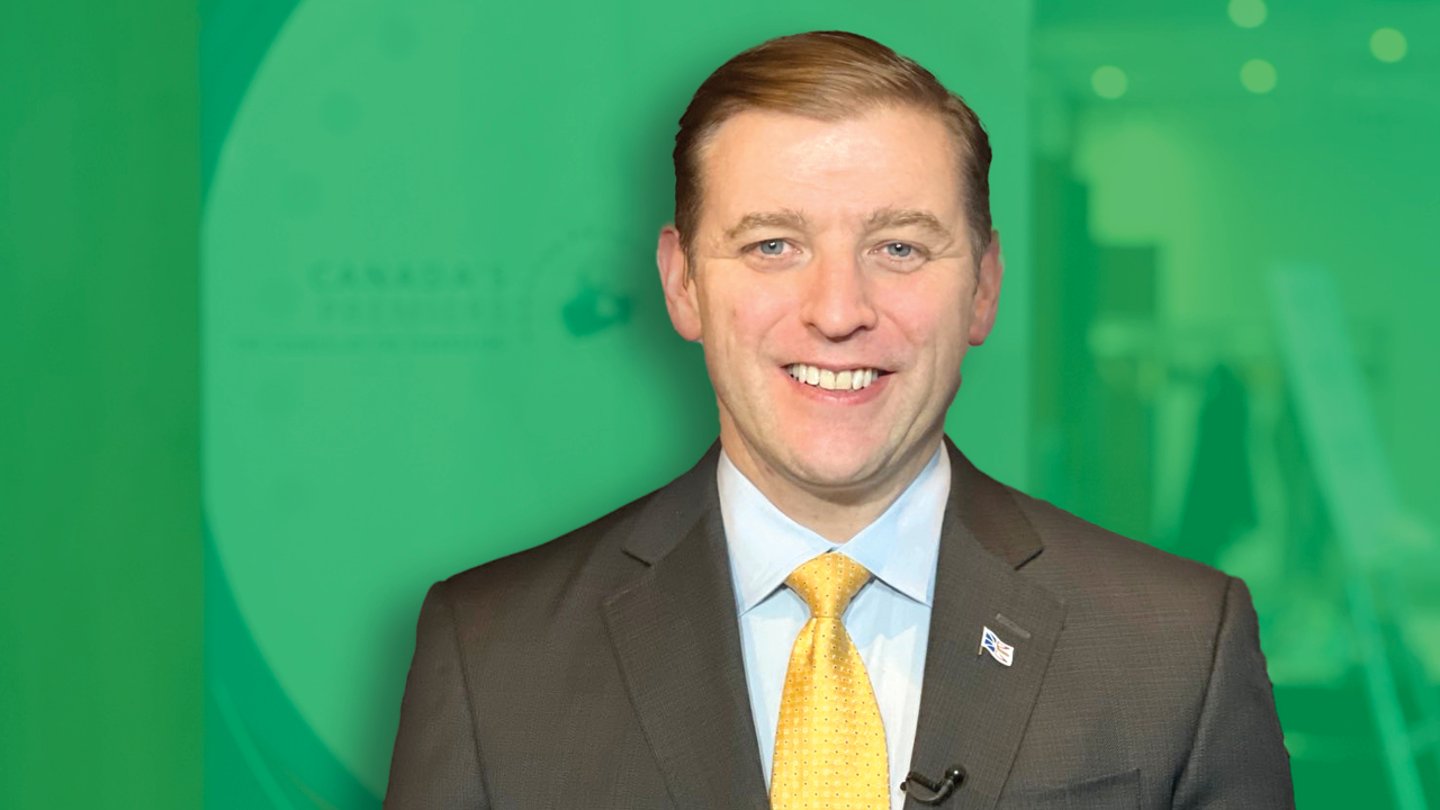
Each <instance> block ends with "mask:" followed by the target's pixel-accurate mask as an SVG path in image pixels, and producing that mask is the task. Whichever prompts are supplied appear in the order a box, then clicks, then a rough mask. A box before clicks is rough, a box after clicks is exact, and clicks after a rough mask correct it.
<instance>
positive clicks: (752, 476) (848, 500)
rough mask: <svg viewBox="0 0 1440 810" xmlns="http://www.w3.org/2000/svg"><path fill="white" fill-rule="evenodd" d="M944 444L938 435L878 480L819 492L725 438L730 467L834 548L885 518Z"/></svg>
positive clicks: (740, 443) (777, 506) (829, 488)
mask: <svg viewBox="0 0 1440 810" xmlns="http://www.w3.org/2000/svg"><path fill="white" fill-rule="evenodd" d="M939 444H940V438H939V436H937V437H936V438H935V440H934V441H933V442H922V443H921V445H920V446H918V447H916V448H915V449H914V450H912V452H911V454H910V456H909V457H907V458H905V459H903V461H902V462H901V463H900V464H899V465H897V466H894V467H892V468H891V469H889V470H887V471H886V474H885V475H884V476H883V477H881V478H879V479H878V480H873V481H865V482H860V483H857V484H854V485H851V486H845V487H838V486H837V487H818V486H813V485H807V484H806V483H804V482H800V481H796V480H794V479H793V478H792V477H790V476H788V475H786V474H785V473H784V472H782V471H780V470H777V469H775V467H773V466H772V465H770V464H767V463H765V461H764V460H763V459H761V458H760V457H758V456H757V455H756V454H753V453H751V452H750V451H749V448H748V447H747V446H746V445H745V443H744V442H742V441H732V442H729V443H726V442H725V439H724V436H723V434H722V436H721V445H722V446H723V447H724V449H725V454H726V455H727V456H729V457H730V461H731V463H733V464H734V465H735V468H736V469H738V470H739V471H740V472H741V474H743V475H744V476H745V477H746V478H747V479H749V480H750V483H752V484H754V485H755V488H756V489H758V490H760V494H762V495H764V496H765V498H766V500H768V501H770V503H772V504H774V505H775V508H776V509H779V510H780V511H781V512H782V513H783V514H784V515H785V516H786V517H788V518H790V519H791V520H793V521H795V522H796V523H799V524H800V525H801V526H804V527H805V528H807V529H809V530H811V531H813V532H815V533H816V534H818V535H820V536H821V537H824V538H825V539H826V540H829V541H830V542H832V543H844V542H846V541H848V540H849V539H850V538H852V537H854V536H855V535H856V534H858V533H859V532H860V530H861V529H864V528H865V527H866V526H869V525H870V524H871V523H873V522H875V519H876V518H878V517H880V515H882V514H884V513H885V510H886V509H889V508H890V505H891V504H893V503H895V500H896V499H897V498H899V497H900V495H901V493H903V492H904V491H905V489H906V488H907V487H909V486H910V484H911V483H913V482H914V481H915V478H916V477H917V476H918V475H919V474H920V472H921V471H922V470H924V469H925V465H926V464H928V463H929V461H930V459H931V458H932V457H933V456H934V455H935V450H936V448H937V447H938V446H939Z"/></svg>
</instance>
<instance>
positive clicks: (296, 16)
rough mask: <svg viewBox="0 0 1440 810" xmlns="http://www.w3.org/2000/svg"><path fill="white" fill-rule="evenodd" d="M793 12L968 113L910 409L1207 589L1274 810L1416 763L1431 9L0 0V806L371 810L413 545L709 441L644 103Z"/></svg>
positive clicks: (481, 556) (1398, 783) (692, 451)
mask: <svg viewBox="0 0 1440 810" xmlns="http://www.w3.org/2000/svg"><path fill="white" fill-rule="evenodd" d="M827 27H840V28H849V29H852V30H857V31H860V32H862V33H866V34H868V35H871V36H874V37H876V38H878V39H880V40H882V41H884V42H886V43H887V44H890V45H892V46H894V47H895V48H897V49H898V50H900V51H901V52H903V53H906V54H908V55H911V56H913V57H915V58H917V59H918V60H920V61H921V62H922V63H923V64H926V65H927V66H929V67H931V68H932V69H933V70H934V71H935V72H936V73H937V74H938V75H939V76H940V78H941V79H942V80H943V81H945V82H947V84H949V85H950V86H952V87H953V88H954V89H956V90H957V91H959V92H960V93H962V94H963V95H965V96H966V98H967V99H968V100H969V101H970V102H971V103H972V105H973V106H975V107H976V109H977V110H978V111H979V113H980V114H981V116H982V118H983V119H984V120H985V121H986V124H987V127H988V129H989V130H990V132H991V135H992V139H993V142H994V145H995V148H996V162H995V167H994V171H993V173H992V185H993V188H994V209H995V218H996V224H997V227H999V228H1000V229H1001V232H1002V234H1003V236H1004V246H1005V261H1006V267H1007V278H1006V287H1005V291H1004V295H1003V296H1002V312H1001V315H1000V321H999V326H998V331H997V334H996V336H995V338H994V339H993V340H992V341H991V342H990V343H989V344H987V346H986V347H984V349H982V350H980V351H978V352H976V353H972V355H971V359H970V363H969V364H968V365H967V367H966V385H965V387H964V389H963V390H962V392H961V395H960V399H959V401H958V402H957V405H956V407H955V408H954V409H953V410H952V413H951V416H950V419H949V428H950V430H951V433H952V435H953V436H954V437H955V438H956V440H957V441H958V442H959V443H960V444H961V446H962V447H964V448H965V449H966V450H967V452H969V453H970V454H971V456H972V457H973V458H975V459H976V460H977V462H978V463H979V464H980V465H981V466H982V467H984V468H986V469H987V470H989V471H990V472H992V473H994V474H996V475H997V476H999V477H1001V478H1003V479H1005V480H1007V481H1010V482H1012V483H1015V484H1017V485H1020V486H1022V487H1023V488H1025V489H1027V490H1028V491H1030V492H1032V493H1034V494H1036V495H1039V496H1041V497H1046V498H1049V499H1051V500H1054V501H1056V502H1057V503H1059V504H1060V505H1061V506H1064V507H1065V508H1067V509H1070V510H1072V511H1075V512H1077V513H1078V514H1080V515H1082V516H1084V517H1087V518H1089V519H1092V520H1095V521H1097V522H1099V523H1102V524H1104V525H1107V526H1110V527H1112V528H1115V529H1117V530H1120V531H1123V532H1125V533H1128V534H1131V535H1132V536H1135V537H1138V538H1141V539H1144V540H1147V541H1148V542H1151V543H1153V544H1155V545H1157V546H1160V547H1162V548H1167V549H1171V550H1174V551H1176V552H1178V553H1181V554H1184V555H1186V556H1190V557H1193V558H1196V559H1200V560H1203V561H1206V562H1209V563H1212V564H1215V565H1219V566H1220V567H1222V568H1224V569H1225V570H1227V571H1230V572H1231V573H1234V574H1237V575H1239V576H1242V577H1244V578H1245V579H1246V580H1247V582H1249V583H1250V585H1251V588H1252V590H1253V592H1254V596H1255V601H1256V606H1257V609H1258V611H1259V613H1260V618H1261V624H1262V641H1263V643H1264V647H1265V651H1266V653H1267V656H1268V657H1269V661H1270V671H1271V676H1272V678H1273V680H1274V681H1275V687H1276V697H1277V701H1278V704H1279V708H1280V712H1281V718H1282V722H1283V724H1284V726H1285V729H1286V742H1287V746H1288V747H1289V749H1290V751H1291V754H1292V758H1293V766H1294V773H1295V778H1296V787H1297V795H1298V799H1299V802H1300V806H1302V807H1322V808H1323V807H1352V806H1366V807H1385V806H1391V807H1400V808H1415V807H1425V806H1428V804H1429V803H1436V802H1437V801H1440V544H1437V541H1436V538H1435V533H1434V532H1435V527H1436V526H1440V504H1437V502H1436V499H1435V498H1434V493H1435V492H1436V484H1437V479H1440V476H1437V475H1436V474H1435V473H1434V472H1433V471H1432V469H1431V463H1432V462H1431V460H1432V459H1433V458H1435V457H1436V454H1437V452H1440V431H1436V430H1434V429H1433V428H1432V426H1431V424H1430V423H1431V419H1432V418H1433V414H1435V412H1436V409H1437V405H1440V361H1437V360H1436V359H1435V348H1436V345H1437V340H1436V338H1435V329H1434V324H1433V316H1432V313H1433V312H1434V311H1435V308H1436V305H1437V304H1440V275H1437V273H1436V272H1435V271H1436V270H1440V267H1437V266H1436V265H1437V262H1436V259H1435V255H1436V252H1435V250H1434V249H1433V248H1431V247H1430V246H1429V245H1428V244H1427V236H1428V234H1429V232H1430V231H1431V230H1432V228H1433V223H1434V222H1436V221H1437V218H1440V190H1437V189H1440V185H1437V181H1440V158H1437V157H1436V155H1435V152H1434V148H1433V145H1432V144H1433V142H1434V141H1435V139H1436V136H1437V135H1440V92H1437V91H1436V90H1435V89H1434V88H1435V87H1437V86H1440V85H1437V80H1440V4H1437V3H1433V2H1414V1H1412V2H1367V3H1340V2H1333V0H1327V1H1326V2H1317V3H1305V4H1300V3H1289V4H1281V3H1274V4H1269V5H1267V4H1265V3H1262V2H1260V1H1259V0H1237V1H1236V2H1230V3H1226V2H1207V3H1197V4H1185V5H1184V7H1183V8H1181V7H1179V6H1178V5H1177V6H1176V7H1174V8H1171V7H1156V6H1155V4H1152V3H1140V2H1129V0H1126V2H1109V3H1105V4H1069V3H1059V2H1047V1H1046V0H1037V2H1034V3H1032V4H1024V3H1013V4H987V3H980V2H945V3H939V2H918V3H912V4H907V5H906V6H905V7H904V10H903V12H897V11H895V10H891V9H882V8H879V7H877V6H875V5H874V4H865V3H859V2H840V3H835V2H829V3H795V4H787V5H784V6H779V5H777V4H774V3H734V4H729V5H725V6H715V5H712V6H706V7H686V8H679V7H676V6H673V5H669V4H662V3H658V2H628V3H625V4H622V5H620V6H619V7H617V8H606V9H598V8H593V7H588V6H587V7H580V6H567V5H558V6H557V5H536V6H528V7H521V6H519V5H500V4H491V3H473V2H468V3H467V2H435V1H434V0H425V1H424V2H412V3H398V2H361V3H352V2H339V1H338V0H306V2H302V3H298V4H297V3H295V2H289V1H288V0H260V1H259V2H235V0H213V1H212V2H207V3H202V5H201V6H200V7H199V8H196V7H195V6H194V5H193V4H182V3H174V2H169V3H167V2H140V3H131V4H125V5H123V6H122V5H121V4H109V5H107V4H96V3H86V4H83V5H81V4H66V3H57V4H53V5H45V6H36V7H34V8H25V9H22V8H20V7H19V5H18V4H13V3H12V4H7V5H5V6H3V7H0V77H3V82H4V83H3V85H0V146H3V149H0V172H3V174H0V189H3V193H0V330H4V331H3V333H0V335H3V337H4V338H5V340H3V341H0V344H3V349H0V352H3V354H0V358H3V366H0V369H3V374H4V377H3V379H4V388H3V396H0V402H3V408H4V410H3V412H0V441H3V444H0V453H3V455H0V471H3V472H0V474H3V475H4V476H5V478H4V486H3V487H0V806H4V807H25V808H29V807H37V808H39V807H47V808H48V807H71V806H75V807H81V806H102V805H103V806H145V807H198V806H202V805H203V806H208V807H213V808H250V807H295V808H301V807H337V808H370V807H376V806H378V796H379V795H380V793H381V792H382V791H383V785H384V777H385V767H386V761H387V757H388V747H389V744H390V741H391V738H392V736H393V733H394V728H395V722H396V711H397V709H398V700H399V690H400V687H401V684H402V682H403V677H404V672H405V667H406V665H407V663H408V655H409V646H410V644H411V640H412V638H411V636H412V634H413V625H414V618H415V615H416V611H417V610H418V603H419V599H420V596H421V595H422V594H423V592H424V588H425V586H426V585H427V584H428V583H429V582H431V581H433V580H434V579H436V578H439V577H443V576H446V575H448V574H450V573H453V572H454V571H456V570H459V569H461V568H464V567H468V566H470V565H474V564H477V563H479V562H483V561H484V560H486V559H490V558H492V557H494V556H497V555H499V554H503V553H506V552H508V551H511V550H514V549H518V548H522V547H525V546H528V545H532V544H534V543H536V542H539V541H541V540H544V539H546V538H548V537H551V536H554V535H555V534H558V533H559V532H561V531H563V530H565V529H567V528H570V527H573V526H575V525H578V524H579V523H581V522H584V521H586V520H588V519H591V518H593V517H595V516H598V515H599V514H601V513H603V512H604V511H607V510H608V509H609V508H611V507H613V506H615V505H618V504H619V503H621V502H623V501H624V500H628V499H629V498H631V497H634V496H635V495H638V494H640V493H642V492H644V491H646V490H648V489H650V488H653V487H654V486H658V485H660V484H662V483H664V482H665V481H667V480H668V479H669V478H670V477H672V476H673V475H674V474H676V473H677V472H678V471H679V470H681V469H682V468H683V467H685V466H687V465H688V464H689V463H690V462H692V461H693V459H694V457H695V456H696V455H697V454H698V453H699V452H700V451H701V450H702V449H703V448H704V446H705V445H706V444H708V442H709V441H710V439H711V438H712V436H713V432H714V405H713V399H712V397H711V395H710V392H709V390H708V386H707V384H706V381H705V378H704V372H703V368H702V366H701V359H700V356H699V354H698V349H696V348H695V347H693V346H689V345H687V344H684V343H683V342H681V341H680V340H679V339H678V338H676V337H675V336H674V335H673V334H672V333H671V332H670V331H669V326H668V323H667V322H666V320H665V318H664V315H663V309H662V307H661V306H660V300H659V293H658V288H657V286H656V284H655V280H654V269H653V249H654V248H653V246H654V241H653V240H654V235H655V232H656V229H657V228H658V226H659V225H660V224H661V223H662V222H663V221H664V220H665V219H666V218H667V217H668V216H669V214H670V204H671V201H670V196H669V195H670V191H671V187H670V183H671V177H670V174H669V171H670V170H669V161H668V154H669V144H670V138H671V136H672V135H673V131H674V121H675V119H676V118H677V117H678V115H679V113H680V111H681V110H682V109H683V106H684V103H685V101H686V99H687V97H688V94H689V92H690V91H691V90H693V88H694V86H695V85H696V84H697V83H698V82H699V81H700V80H701V79H702V78H703V77H704V76H705V75H706V74H707V73H708V72H709V70H711V69H713V67H714V66H715V65H717V64H718V63H719V62H720V61H723V59H724V58H725V57H727V56H729V55H730V54H732V53H734V52H735V51H737V50H739V49H741V48H743V47H745V46H747V45H750V44H753V43H754V42H758V41H760V40H762V39H764V38H766V37H769V36H773V35H776V34H780V33H788V32H793V31H798V30H806V29H815V28H827ZM202 752H203V753H202Z"/></svg>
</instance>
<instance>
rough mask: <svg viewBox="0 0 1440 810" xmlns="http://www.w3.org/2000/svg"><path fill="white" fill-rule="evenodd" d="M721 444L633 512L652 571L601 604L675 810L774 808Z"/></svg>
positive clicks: (635, 544)
mask: <svg viewBox="0 0 1440 810" xmlns="http://www.w3.org/2000/svg"><path fill="white" fill-rule="evenodd" d="M718 450H719V445H718V443H717V444H716V445H714V446H712V447H711V449H710V452H709V453H707V454H706V455H705V457H704V458H703V459H701V461H700V463H699V464H697V465H696V466H695V468H694V469H692V470H691V471H690V472H689V473H687V474H686V475H685V476H682V477H681V478H680V479H678V480H677V481H676V482H675V483H674V484H672V485H671V486H670V487H667V488H666V489H664V490H662V491H661V492H660V493H659V494H658V495H657V497H656V498H655V499H654V500H653V501H652V502H651V503H650V504H649V505H648V506H647V507H646V509H645V512H644V513H642V514H641V515H640V516H639V517H638V518H637V524H636V527H635V530H634V531H633V532H632V535H631V536H632V538H633V539H632V540H631V541H630V542H629V543H628V544H627V547H626V551H627V553H629V554H631V555H632V556H634V557H636V558H638V559H640V560H641V561H643V562H646V563H648V564H649V567H648V568H647V569H645V571H644V572H643V573H642V574H641V575H640V576H639V577H638V578H637V579H635V580H634V581H633V582H631V583H630V584H629V585H628V586H627V587H625V588H624V589H622V590H621V591H619V592H617V593H615V594H613V595H612V596H610V597H609V598H608V599H606V600H605V601H604V603H603V604H602V608H601V609H602V611H603V613H604V616H605V623H606V626H607V628H608V629H609V632H610V639H611V642H612V644H613V645H614V649H615V657H616V660H617V662H618V663H619V665H620V670H621V675H622V678H623V679H624V682H625V687H626V689H627V690H628V692H629V694H630V699H631V702H632V703H633V704H634V707H635V711H636V714H637V715H638V716H639V719H640V725H641V727H642V728H643V729H644V732H645V737H646V739H647V740H648V741H649V743H650V748H651V750H652V752H653V753H654V755H655V760H656V762H657V763H658V764H659V766H660V770H661V772H662V773H663V774H664V777H665V783H666V785H667V787H668V789H669V791H670V795H671V798H672V799H673V800H674V804H675V806H676V807H682V808H683V807H737V808H767V807H768V799H767V798H766V794H765V781H764V773H763V772H762V771H761V769H760V754H759V747H758V745H757V743H756V739H755V726H754V720H753V716H752V714H751V710H750V699H749V695H748V692H747V689H746V685H745V670H744V661H743V659H742V656H741V652H740V630H739V624H738V620H737V618H736V610H735V597H734V594H733V589H732V587H731V584H730V563H729V557H728V556H727V552H726V548H725V536H724V526H723V522H722V520H721V517H720V509H719V497H718V495H717V494H716V488H715V462H716V458H717V457H718ZM596 743H597V745H604V744H605V743H604V741H603V740H598V741H596Z"/></svg>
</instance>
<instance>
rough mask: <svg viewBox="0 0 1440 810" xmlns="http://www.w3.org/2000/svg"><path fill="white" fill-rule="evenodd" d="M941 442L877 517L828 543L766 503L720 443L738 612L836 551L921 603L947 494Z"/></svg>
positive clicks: (718, 475)
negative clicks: (842, 538) (811, 562)
mask: <svg viewBox="0 0 1440 810" xmlns="http://www.w3.org/2000/svg"><path fill="white" fill-rule="evenodd" d="M944 450H945V447H944V445H943V444H941V446H940V447H938V448H936V450H935V455H933V456H931V458H930V461H929V463H927V464H926V465H925V468H924V469H923V470H921V471H920V474H919V475H917V476H915V480H914V481H911V482H910V485H909V486H908V487H906V488H905V491H904V492H902V493H900V497H898V498H896V499H895V502H894V503H892V504H890V507H889V508H888V509H886V510H885V512H884V513H883V514H881V515H880V517H878V518H876V519H875V520H874V522H872V523H871V524H870V525H868V526H866V527H865V528H864V529H861V530H860V532H859V533H857V534H856V535H855V536H854V537H852V538H850V541H849V542H847V543H832V542H830V541H829V540H826V539H825V538H824V537H821V536H820V535H818V534H816V533H815V532H813V531H811V530H810V529H807V528H805V527H804V526H801V525H800V524H799V523H796V522H795V521H793V520H791V519H790V518H789V517H788V516H786V515H785V514H784V513H783V512H781V511H780V510H779V509H777V508H776V507H775V505H774V504H772V503H770V501H769V499H767V498H766V497H765V496H764V495H763V494H762V493H761V492H760V490H759V489H757V488H756V487H755V485H754V484H753V483H751V482H750V480H749V479H748V478H746V477H745V475H744V474H743V473H741V472H740V470H739V468H737V467H736V466H735V464H734V462H732V461H730V458H729V456H727V455H726V454H725V451H724V450H723V449H722V450H721V451H720V460H719V464H718V466H717V468H716V471H715V481H716V485H717V488H718V489H719V495H720V512H721V516H722V518H723V520H724V522H725V538H726V546H727V549H728V551H729V555H730V570H731V575H732V577H733V579H734V586H735V595H736V601H737V607H738V609H739V612H740V613H741V614H744V613H745V612H747V611H749V610H750V609H751V608H753V607H755V606H756V605H758V604H760V603H761V602H763V601H764V600H765V599H766V597H768V596H770V594H772V593H774V592H775V590H776V589H778V588H779V587H780V586H781V585H782V584H784V582H785V578H786V577H788V576H789V575H790V572H791V571H794V570H795V568H796V567H797V566H799V565H801V564H802V563H805V562H807V561H809V560H810V559H812V558H814V557H818V556H820V555H821V554H825V553H828V552H831V551H839V552H840V553H843V554H845V555H846V556H848V557H850V558H851V559H852V560H854V561H856V562H858V563H860V564H861V565H863V566H865V567H866V568H867V569H868V570H869V571H870V573H872V574H874V575H875V577H876V579H878V580H880V581H881V582H884V583H885V584H886V585H888V586H890V587H891V588H893V589H894V590H896V591H898V592H900V593H901V594H904V595H905V596H907V597H909V598H910V599H913V600H915V601H916V602H919V603H921V604H924V605H927V606H928V605H930V604H931V600H932V599H933V598H934V591H935V560H936V555H937V553H938V551H939V548H940V525H941V522H942V520H943V518H944V513H945V501H946V499H947V498H948V497H949V494H950V459H949V457H948V454H947V453H945V452H944Z"/></svg>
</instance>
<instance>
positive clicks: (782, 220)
mask: <svg viewBox="0 0 1440 810" xmlns="http://www.w3.org/2000/svg"><path fill="white" fill-rule="evenodd" d="M805 226H806V222H805V215H804V214H802V213H800V212H799V211H795V210H793V209H790V208H785V209H781V210H779V211H751V212H750V213H748V214H746V215H745V216H743V217H741V218H740V221H739V222H737V223H735V224H734V225H732V226H731V227H729V228H727V229H726V230H725V238H726V239H734V238H735V237H737V236H739V235H740V234H742V233H745V232H746V231H752V230H754V229H756V228H790V229H791V230H796V231H803V230H805Z"/></svg>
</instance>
